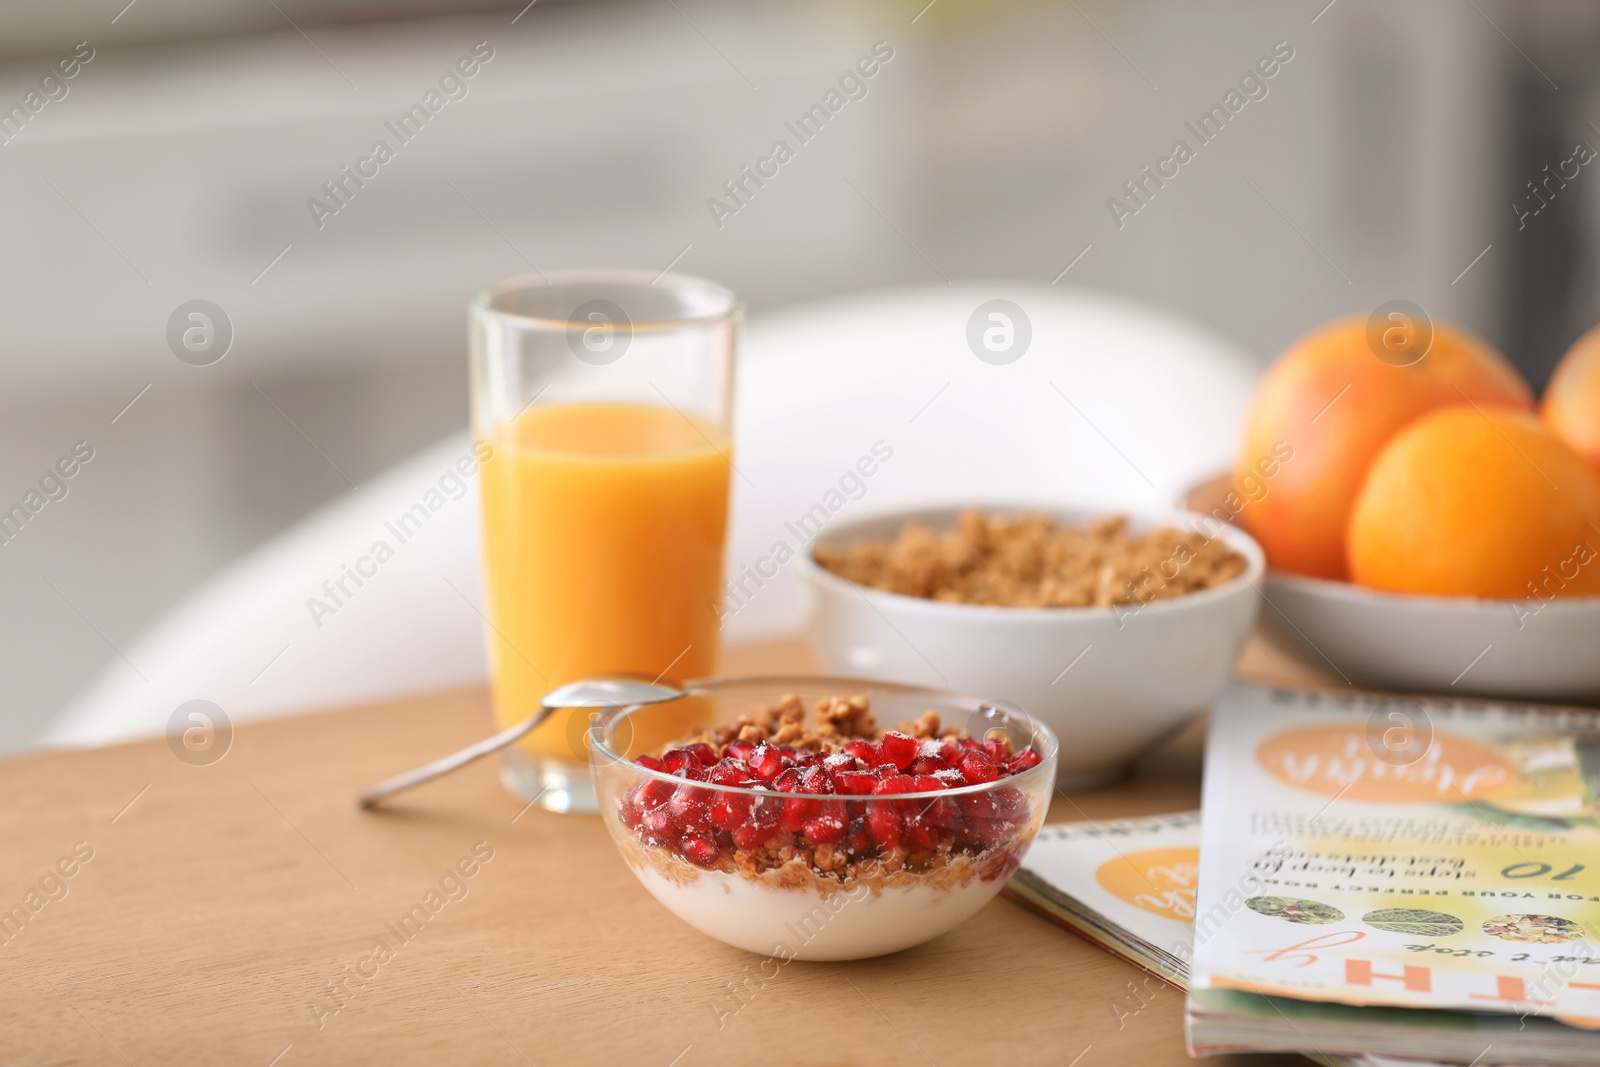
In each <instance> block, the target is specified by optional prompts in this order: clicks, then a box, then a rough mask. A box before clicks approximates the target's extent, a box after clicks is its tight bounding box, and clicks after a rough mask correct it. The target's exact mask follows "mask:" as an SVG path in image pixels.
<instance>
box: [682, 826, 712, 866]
mask: <svg viewBox="0 0 1600 1067" xmlns="http://www.w3.org/2000/svg"><path fill="white" fill-rule="evenodd" d="M678 847H679V848H680V849H681V850H682V851H683V858H684V859H686V860H688V861H689V862H690V863H692V864H694V865H695V866H696V867H705V868H707V869H710V868H712V867H717V866H720V865H721V864H722V850H721V849H719V848H717V845H716V842H715V841H712V840H711V839H710V838H709V837H702V836H701V835H699V834H690V835H688V836H687V837H685V838H684V839H683V843H682V844H681V845H679V846H678Z"/></svg>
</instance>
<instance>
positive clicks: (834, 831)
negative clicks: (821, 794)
mask: <svg viewBox="0 0 1600 1067" xmlns="http://www.w3.org/2000/svg"><path fill="white" fill-rule="evenodd" d="M813 803H815V804H816V805H817V812H816V814H815V815H813V816H812V817H811V818H810V819H808V820H806V824H805V830H804V832H805V835H806V839H807V840H808V841H811V842H814V843H815V844H818V845H831V844H834V843H836V842H839V841H843V840H844V835H845V832H846V831H847V830H849V828H850V825H849V821H848V820H847V819H846V818H845V810H844V802H843V801H839V800H821V801H813Z"/></svg>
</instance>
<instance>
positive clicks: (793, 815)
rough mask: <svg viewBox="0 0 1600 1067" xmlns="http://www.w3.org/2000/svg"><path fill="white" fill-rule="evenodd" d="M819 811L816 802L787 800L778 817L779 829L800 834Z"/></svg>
mask: <svg viewBox="0 0 1600 1067" xmlns="http://www.w3.org/2000/svg"><path fill="white" fill-rule="evenodd" d="M816 811H817V801H815V800H785V801H784V802H783V811H782V812H781V813H779V815H778V829H780V830H788V831H789V832H790V833H798V832H799V831H800V829H801V828H802V827H804V826H805V824H806V823H807V822H808V821H810V819H811V816H813V815H815V814H816Z"/></svg>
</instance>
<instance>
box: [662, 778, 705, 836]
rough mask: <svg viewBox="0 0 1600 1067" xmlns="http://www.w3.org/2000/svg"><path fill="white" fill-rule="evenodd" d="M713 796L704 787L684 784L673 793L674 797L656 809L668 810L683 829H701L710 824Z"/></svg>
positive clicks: (673, 819)
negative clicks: (709, 817) (708, 819)
mask: <svg viewBox="0 0 1600 1067" xmlns="http://www.w3.org/2000/svg"><path fill="white" fill-rule="evenodd" d="M710 801H711V797H710V795H709V793H708V792H707V791H706V790H704V789H695V788H694V787H692V786H683V787H681V788H679V789H678V791H677V792H676V793H674V794H672V799H671V800H669V801H667V803H666V804H665V805H664V806H663V807H662V808H658V809H656V810H658V811H666V812H667V813H668V815H669V816H670V817H671V819H672V821H673V822H675V823H676V824H677V825H678V826H679V827H680V828H682V829H683V830H701V829H705V828H706V827H707V825H708V823H707V818H708V816H709V809H710V806H711V805H710Z"/></svg>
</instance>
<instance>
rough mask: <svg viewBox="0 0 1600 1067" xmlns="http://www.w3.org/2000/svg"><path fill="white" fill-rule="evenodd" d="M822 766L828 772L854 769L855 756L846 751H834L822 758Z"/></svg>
mask: <svg viewBox="0 0 1600 1067" xmlns="http://www.w3.org/2000/svg"><path fill="white" fill-rule="evenodd" d="M822 767H823V769H824V770H826V771H827V772H828V773H829V774H838V773H839V772H840V771H853V770H855V769H856V758H855V757H854V756H852V755H850V753H848V752H834V753H831V754H830V755H828V756H826V757H824V758H823V760H822Z"/></svg>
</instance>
